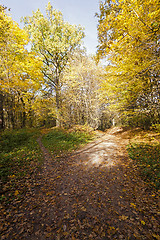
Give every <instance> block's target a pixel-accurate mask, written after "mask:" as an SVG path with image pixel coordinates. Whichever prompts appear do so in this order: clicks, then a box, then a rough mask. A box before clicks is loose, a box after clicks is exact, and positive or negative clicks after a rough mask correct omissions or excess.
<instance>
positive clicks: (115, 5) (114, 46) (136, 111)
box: [98, 0, 160, 126]
mask: <svg viewBox="0 0 160 240" xmlns="http://www.w3.org/2000/svg"><path fill="white" fill-rule="evenodd" d="M159 14H160V8H159V1H158V0H153V1H147V0H135V1H131V0H125V1H121V0H120V1H114V0H113V1H110V0H107V1H105V2H101V3H100V14H99V15H98V19H99V24H98V38H99V46H98V58H100V59H101V58H107V61H108V63H109V65H108V66H107V68H106V70H107V78H106V81H105V82H104V85H103V88H105V89H106V90H107V91H108V94H109V95H110V102H111V103H112V105H111V106H112V107H113V106H114V107H115V110H118V112H119V113H120V114H122V115H123V116H124V118H125V119H126V117H125V116H128V117H131V118H132V117H133V116H135V117H136V118H137V124H139V121H140V119H141V120H142V125H145V124H146V126H147V125H150V124H151V123H152V122H156V121H159V117H160V116H159V112H160V104H159V99H160V91H159V83H160V82H159V75H160V74H159V69H160V60H159V49H160V46H159V45H160V21H159ZM134 122H135V121H134Z"/></svg>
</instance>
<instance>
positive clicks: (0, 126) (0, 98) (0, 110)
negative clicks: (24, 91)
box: [0, 91, 4, 130]
mask: <svg viewBox="0 0 160 240" xmlns="http://www.w3.org/2000/svg"><path fill="white" fill-rule="evenodd" d="M3 103H4V96H3V94H2V92H1V91H0V130H2V129H4V111H3Z"/></svg>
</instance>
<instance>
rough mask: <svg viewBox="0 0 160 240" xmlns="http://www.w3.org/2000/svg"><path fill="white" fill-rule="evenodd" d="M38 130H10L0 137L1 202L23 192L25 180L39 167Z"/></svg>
mask: <svg viewBox="0 0 160 240" xmlns="http://www.w3.org/2000/svg"><path fill="white" fill-rule="evenodd" d="M38 135H39V131H38V130H33V129H32V130H29V129H21V130H12V131H6V132H4V133H2V134H1V136H0V176H1V189H2V191H1V200H2V201H11V200H13V199H14V198H16V197H17V196H19V197H20V195H21V194H22V193H23V192H24V191H25V187H26V186H25V180H26V179H27V181H28V179H30V177H31V175H32V173H34V172H35V171H37V169H38V168H39V167H40V166H41V163H42V157H41V152H40V149H39V146H38V143H37V141H36V139H37V137H38Z"/></svg>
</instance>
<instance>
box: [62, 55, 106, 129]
mask: <svg viewBox="0 0 160 240" xmlns="http://www.w3.org/2000/svg"><path fill="white" fill-rule="evenodd" d="M102 73H103V68H102V67H101V66H100V65H98V64H96V62H95V61H94V59H93V58H92V57H88V56H87V55H86V54H84V53H83V54H82V53H81V52H80V51H78V52H77V53H76V54H75V55H74V58H72V59H71V61H70V63H69V65H68V68H67V69H66V71H65V73H64V76H63V82H64V91H63V92H62V94H63V114H64V117H63V119H64V120H65V123H66V124H68V125H69V126H70V125H72V124H73V125H74V124H81V125H83V124H87V125H89V126H91V127H93V128H94V129H97V128H98V127H99V125H100V118H101V114H102V113H101V111H100V106H101V93H100V92H99V88H100V81H101V75H102Z"/></svg>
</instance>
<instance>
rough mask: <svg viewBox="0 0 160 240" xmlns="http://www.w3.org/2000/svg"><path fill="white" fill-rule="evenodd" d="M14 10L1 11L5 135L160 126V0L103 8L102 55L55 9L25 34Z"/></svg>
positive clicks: (27, 23) (0, 123)
mask: <svg viewBox="0 0 160 240" xmlns="http://www.w3.org/2000/svg"><path fill="white" fill-rule="evenodd" d="M8 8H9V6H2V5H1V6H0V65H1V68H0V129H8V128H13V129H14V128H24V127H39V126H55V125H56V126H63V127H71V126H72V125H75V124H80V125H85V124H86V125H89V126H91V127H93V128H94V129H105V128H109V127H110V126H111V125H114V124H122V125H125V126H134V127H135V126H138V127H143V128H149V127H150V126H152V125H155V124H159V123H160V104H159V101H160V79H159V76H160V72H159V71H160V61H159V56H160V21H159V15H160V8H159V1H158V0H152V1H148V0H136V1H132V0H125V1H121V0H119V1H117V0H113V1H111V0H106V1H103V2H101V3H100V6H99V12H98V13H97V14H96V17H97V18H98V26H97V30H98V40H99V45H98V46H97V54H96V55H95V56H88V55H87V53H86V49H85V48H84V47H83V44H82V42H83V38H84V36H85V33H84V29H83V28H82V27H80V26H76V25H71V24H70V23H68V22H66V21H65V20H64V19H63V15H62V13H61V12H60V11H58V10H56V9H54V8H53V7H52V6H51V4H50V3H48V5H47V6H46V14H45V15H43V14H42V13H41V12H40V10H37V11H36V12H33V15H32V16H29V17H24V18H23V23H24V28H23V29H21V28H20V27H19V26H18V24H17V23H16V22H15V21H13V20H12V18H11V17H10V15H9V11H8ZM102 59H103V61H101V60H102ZM102 63H103V64H102Z"/></svg>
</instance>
